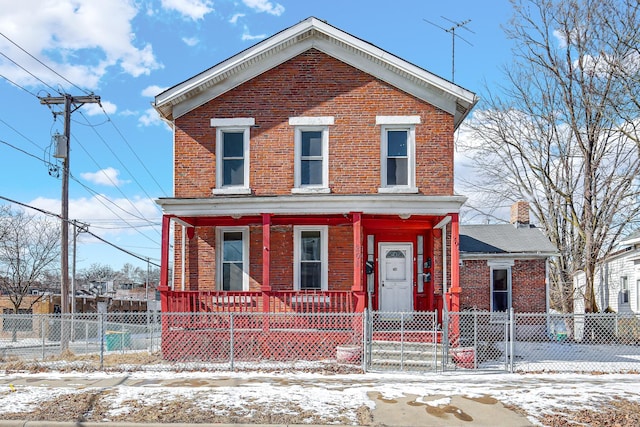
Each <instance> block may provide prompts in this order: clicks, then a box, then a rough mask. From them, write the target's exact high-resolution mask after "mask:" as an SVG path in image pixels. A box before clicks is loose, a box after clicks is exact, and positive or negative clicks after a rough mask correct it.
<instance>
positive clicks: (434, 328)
mask: <svg viewBox="0 0 640 427" xmlns="http://www.w3.org/2000/svg"><path fill="white" fill-rule="evenodd" d="M431 330H432V331H433V369H434V370H435V371H436V372H438V309H437V308H436V309H435V311H434V312H433V318H432V321H431Z"/></svg>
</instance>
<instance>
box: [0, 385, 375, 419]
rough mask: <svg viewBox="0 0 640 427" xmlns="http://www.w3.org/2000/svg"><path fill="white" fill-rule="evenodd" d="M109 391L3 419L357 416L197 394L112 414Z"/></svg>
mask: <svg viewBox="0 0 640 427" xmlns="http://www.w3.org/2000/svg"><path fill="white" fill-rule="evenodd" d="M109 393H110V392H109V391H95V392H84V393H74V394H68V395H64V396H59V397H56V398H53V399H51V400H49V401H43V402H40V403H39V405H38V407H37V408H36V409H34V410H33V411H30V412H13V413H4V414H2V419H4V420H24V421H67V422H69V421H70V422H77V423H81V422H103V421H112V422H125V421H126V422H140V423H142V422H146V423H150V422H156V423H220V424H281V425H283V424H342V425H351V424H353V423H354V420H353V419H352V418H351V417H348V416H347V415H336V416H331V415H327V414H321V413H315V412H312V411H309V410H304V409H303V408H301V407H300V406H298V405H297V404H295V403H288V404H287V406H286V407H282V406H279V407H277V408H275V407H271V406H269V405H267V404H257V403H253V404H248V405H245V406H244V407H242V408H238V407H225V406H211V407H207V408H202V407H200V406H198V404H197V398H187V399H185V398H182V399H180V400H172V401H164V402H162V403H161V404H142V403H141V402H139V401H137V400H130V401H126V402H123V403H122V405H121V407H122V408H126V410H124V411H122V410H118V411H117V415H110V413H109V411H110V410H111V409H120V408H110V401H109V399H108V395H109ZM356 418H357V420H356V421H355V422H357V423H358V424H357V425H362V426H368V425H371V423H372V420H373V417H372V414H371V410H370V409H369V408H368V407H367V406H364V405H363V406H361V407H360V408H358V409H357V411H356Z"/></svg>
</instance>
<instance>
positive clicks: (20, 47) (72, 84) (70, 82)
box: [0, 32, 92, 95]
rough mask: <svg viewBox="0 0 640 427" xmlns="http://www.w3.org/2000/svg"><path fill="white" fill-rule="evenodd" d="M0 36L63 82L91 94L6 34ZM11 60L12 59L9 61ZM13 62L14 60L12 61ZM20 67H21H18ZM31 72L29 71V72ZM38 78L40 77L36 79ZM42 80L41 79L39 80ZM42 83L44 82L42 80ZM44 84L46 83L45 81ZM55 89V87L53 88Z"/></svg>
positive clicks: (90, 93) (0, 33)
mask: <svg viewBox="0 0 640 427" xmlns="http://www.w3.org/2000/svg"><path fill="white" fill-rule="evenodd" d="M0 36H2V37H4V38H5V39H7V40H8V41H9V42H10V43H11V44H13V45H14V46H15V47H17V48H18V49H20V50H21V51H23V52H24V53H26V54H27V55H29V56H30V57H31V58H33V59H34V60H35V61H37V62H38V63H39V64H40V65H42V66H43V67H45V68H46V69H48V70H49V71H51V72H52V73H54V74H55V75H57V76H58V77H60V78H61V79H62V80H64V81H65V82H67V83H69V84H70V85H71V86H73V87H75V88H76V89H78V90H80V91H81V92H84V93H85V94H86V95H92V92H89V91H88V90H86V89H82V88H81V87H80V86H78V85H76V84H75V83H73V82H72V81H70V80H69V79H67V78H66V77H65V76H63V75H62V74H60V73H58V72H57V71H56V70H54V69H53V68H51V67H50V66H48V65H47V64H45V63H44V62H42V61H41V60H40V59H38V58H36V57H35V56H33V55H32V54H31V53H29V52H28V51H27V50H25V49H24V48H23V47H22V46H20V45H19V44H18V43H16V42H14V41H13V40H11V39H10V38H9V37H7V36H6V35H4V34H3V33H2V32H0ZM11 62H13V61H11ZM13 63H14V64H15V62H13ZM16 65H17V64H16ZM20 68H22V67H20ZM29 74H31V73H29ZM38 80H40V79H38ZM40 81H42V80H40ZM43 83H44V82H43ZM45 84H46V83H45ZM54 90H55V89H54ZM56 92H58V93H60V92H59V91H56Z"/></svg>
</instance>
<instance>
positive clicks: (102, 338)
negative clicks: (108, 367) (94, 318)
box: [98, 313, 104, 369]
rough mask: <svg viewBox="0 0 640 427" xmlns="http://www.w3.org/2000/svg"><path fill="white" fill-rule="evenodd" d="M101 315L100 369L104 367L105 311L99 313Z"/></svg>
mask: <svg viewBox="0 0 640 427" xmlns="http://www.w3.org/2000/svg"><path fill="white" fill-rule="evenodd" d="M98 315H99V316H100V327H99V332H100V369H104V313H98Z"/></svg>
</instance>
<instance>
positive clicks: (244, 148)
mask: <svg viewBox="0 0 640 427" xmlns="http://www.w3.org/2000/svg"><path fill="white" fill-rule="evenodd" d="M254 124H255V120H254V119H253V118H232V119H211V126H213V127H215V128H216V188H215V189H214V190H213V193H214V194H249V193H251V189H250V188H249V129H250V127H251V126H253V125H254Z"/></svg>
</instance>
